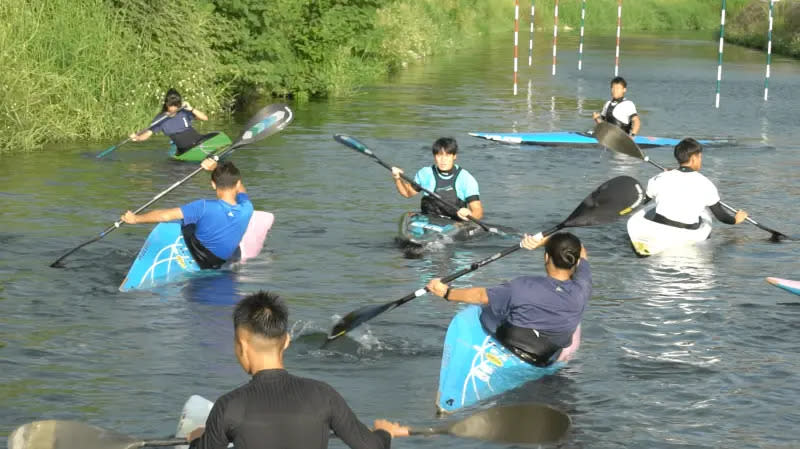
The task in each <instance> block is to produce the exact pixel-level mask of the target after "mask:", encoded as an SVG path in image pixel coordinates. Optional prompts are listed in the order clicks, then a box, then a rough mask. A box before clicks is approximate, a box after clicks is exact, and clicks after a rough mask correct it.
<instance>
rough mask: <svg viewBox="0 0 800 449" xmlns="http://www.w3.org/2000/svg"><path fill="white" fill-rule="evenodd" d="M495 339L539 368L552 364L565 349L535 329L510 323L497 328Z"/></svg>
mask: <svg viewBox="0 0 800 449" xmlns="http://www.w3.org/2000/svg"><path fill="white" fill-rule="evenodd" d="M495 338H497V340H498V341H499V342H500V343H501V344H502V345H503V346H505V347H506V348H507V349H508V350H509V351H511V352H513V353H514V354H515V355H516V356H517V357H519V358H520V359H522V360H524V361H525V362H528V363H530V364H531V365H534V366H538V367H545V366H548V365H550V364H552V363H553V362H554V361H555V360H556V359H557V358H558V355H559V354H560V353H561V349H563V348H561V347H560V346H558V345H556V344H555V343H553V342H552V341H550V339H549V338H547V337H546V336H545V335H542V334H541V333H539V332H538V331H536V330H535V329H528V328H525V327H520V326H515V325H513V324H511V323H509V322H505V323H503V324H501V325H500V326H498V327H497V331H495Z"/></svg>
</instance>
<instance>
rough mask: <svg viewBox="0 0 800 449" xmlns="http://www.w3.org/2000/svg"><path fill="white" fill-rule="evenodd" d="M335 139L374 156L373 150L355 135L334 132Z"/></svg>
mask: <svg viewBox="0 0 800 449" xmlns="http://www.w3.org/2000/svg"><path fill="white" fill-rule="evenodd" d="M333 140H335V141H337V142H339V143H341V144H342V145H345V146H347V147H350V148H352V149H354V150H356V151H358V152H359V153H364V154H366V155H367V156H374V153H372V151H371V150H370V149H369V148H367V146H366V145H364V144H363V143H361V141H359V140H358V139H356V138H355V137H352V136H348V135H346V134H334V136H333Z"/></svg>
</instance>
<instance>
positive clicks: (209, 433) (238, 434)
mask: <svg viewBox="0 0 800 449" xmlns="http://www.w3.org/2000/svg"><path fill="white" fill-rule="evenodd" d="M288 319H289V312H288V310H287V307H286V305H285V304H284V303H283V301H282V300H281V299H280V298H279V297H278V295H276V294H273V293H269V292H263V291H262V292H258V293H254V294H251V295H249V296H247V297H245V298H244V299H242V300H241V301H240V302H239V303H238V304H237V305H236V308H235V309H234V311H233V327H234V333H235V337H234V352H235V353H236V358H237V360H238V361H239V364H240V365H241V367H242V368H243V369H244V370H245V371H246V372H247V373H248V374H250V375H251V376H252V378H251V379H250V382H248V383H247V384H245V385H243V386H241V387H239V388H237V389H235V390H233V391H231V392H229V393H226V394H224V395H222V396H221V397H220V398H219V399H217V401H216V402H215V403H214V406H213V407H212V408H211V412H210V414H209V415H208V419H207V420H206V425H205V428H203V427H200V428H198V429H195V430H194V431H192V432H191V433H190V434H189V436H188V437H187V440H188V441H190V442H191V445H190V446H189V447H190V448H191V449H225V448H227V447H228V443H233V445H234V447H240V448H248V449H260V448H264V449H267V448H278V447H280V448H285V449H317V448H318V449H322V448H326V447H328V439H329V438H330V432H331V431H333V433H335V434H336V436H337V437H338V438H339V439H341V440H342V441H343V442H344V443H345V444H346V445H348V446H350V447H351V448H354V449H372V448H376V449H377V448H383V449H388V448H389V447H390V445H391V440H392V437H397V436H407V435H408V431H409V429H408V428H407V427H404V426H400V425H398V424H395V423H391V422H389V421H386V420H383V419H378V420H375V423H374V427H375V430H370V429H369V428H368V427H367V426H365V425H364V424H363V423H362V422H361V421H359V420H358V418H357V417H356V415H355V414H354V413H353V411H352V410H351V409H350V407H349V406H348V405H347V402H345V400H344V398H342V396H341V395H340V394H339V393H338V392H336V390H334V389H333V387H331V386H330V385H328V384H326V383H324V382H320V381H318V380H314V379H308V378H304V377H298V376H294V375H292V374H289V372H288V371H286V368H285V367H284V364H283V354H284V352H285V351H286V348H288V347H289V341H290V340H291V338H290V336H289V333H288V332H287V329H288Z"/></svg>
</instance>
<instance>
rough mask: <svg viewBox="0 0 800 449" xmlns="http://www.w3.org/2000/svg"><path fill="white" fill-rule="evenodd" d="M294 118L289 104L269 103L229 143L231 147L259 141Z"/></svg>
mask: <svg viewBox="0 0 800 449" xmlns="http://www.w3.org/2000/svg"><path fill="white" fill-rule="evenodd" d="M293 119H294V113H293V112H292V110H291V109H290V108H289V106H287V105H285V104H283V103H277V104H271V105H269V106H266V107H264V108H263V109H261V110H260V111H258V113H256V115H255V116H253V118H251V119H250V121H249V122H247V124H246V125H245V126H244V131H242V134H241V135H240V136H239V138H238V139H236V142H235V143H234V144H233V145H231V148H234V147H240V146H243V145H247V144H251V143H253V142H256V141H259V140H261V139H263V138H265V137H267V136H271V135H272V134H275V133H276V132H278V131H281V130H283V129H284V128H286V127H287V126H288V125H289V123H291V122H292V120H293Z"/></svg>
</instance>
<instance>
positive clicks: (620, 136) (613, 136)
mask: <svg viewBox="0 0 800 449" xmlns="http://www.w3.org/2000/svg"><path fill="white" fill-rule="evenodd" d="M594 136H595V137H596V138H597V141H598V142H600V144H601V145H603V146H604V147H606V148H608V149H610V150H612V151H616V152H617V153H622V154H625V155H628V156H632V157H635V158H639V159H641V160H643V161H645V162H649V163H650V164H652V165H654V166H655V167H657V168H659V169H661V170H662V171H666V170H667V169H666V168H665V167H664V166H662V165H660V164H658V163H657V162H654V161H652V160H650V157H649V156H647V155H645V154H644V152H643V151H642V149H641V148H639V145H637V144H636V142H634V141H633V139H631V138H630V136H629V135H628V134H627V133H625V131H623V130H622V129H621V128H619V127H618V126H614V125H612V124H610V123H607V122H601V123H598V124H597V126H595V128H594ZM719 204H720V205H722V207H724V208H725V209H728V210H729V211H731V212H733V213H736V211H737V210H738V209H736V208H734V207H733V206H729V205H727V204H725V203H723V202H722V201H720V202H719ZM745 220H747V221H748V222H750V223H751V224H753V225H755V226H756V227H758V228H761V229H763V230H765V231H767V232H769V233H770V234H772V236H771V237H770V240H771V241H773V242H779V241H781V239H787V240H794V238H792V237H789V236H788V235H786V234H784V233H782V232H778V231H776V230H774V229H772V228H769V227H767V226H764V225H762V224H761V223H759V222H757V221H755V220H753V219H752V218H750V217H747V218H746V219H745Z"/></svg>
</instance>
